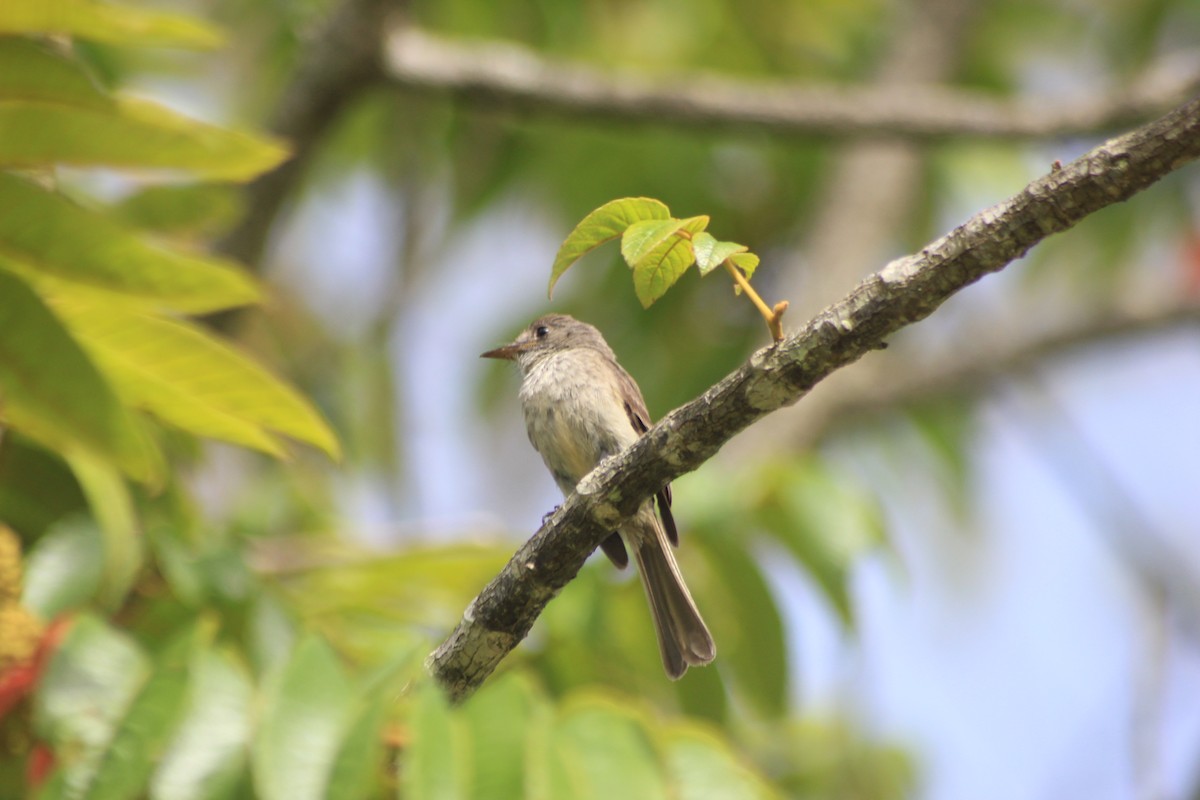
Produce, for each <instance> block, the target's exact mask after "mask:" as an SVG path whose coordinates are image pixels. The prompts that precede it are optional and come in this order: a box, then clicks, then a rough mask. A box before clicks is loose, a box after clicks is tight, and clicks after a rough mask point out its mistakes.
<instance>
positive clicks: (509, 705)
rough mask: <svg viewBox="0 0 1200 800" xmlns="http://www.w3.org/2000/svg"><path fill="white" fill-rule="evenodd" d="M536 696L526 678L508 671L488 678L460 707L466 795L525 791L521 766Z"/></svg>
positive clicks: (526, 754)
mask: <svg viewBox="0 0 1200 800" xmlns="http://www.w3.org/2000/svg"><path fill="white" fill-rule="evenodd" d="M538 700H539V698H538V697H537V695H536V693H535V692H534V689H533V686H531V685H530V683H529V681H528V679H526V678H524V677H523V676H521V675H519V674H516V673H508V674H506V675H502V676H500V677H498V678H496V679H494V680H492V681H489V682H488V683H487V684H486V685H485V686H484V687H483V688H482V689H481V690H480V691H479V692H478V694H476V695H474V696H473V697H472V698H471V702H469V703H467V704H466V706H465V707H464V708H463V715H464V717H465V719H466V724H467V730H468V733H469V738H470V742H471V763H472V769H471V778H472V781H471V792H470V796H471V797H473V798H478V799H479V800H483V798H488V797H528V796H529V794H528V792H527V791H526V788H525V770H526V764H527V763H528V760H529V757H530V755H531V754H530V752H529V750H528V743H529V733H530V728H531V726H532V724H533V722H532V717H533V714H534V711H535V704H536V703H537V702H538ZM532 755H533V757H535V758H541V757H542V754H541V753H536V754H532Z"/></svg>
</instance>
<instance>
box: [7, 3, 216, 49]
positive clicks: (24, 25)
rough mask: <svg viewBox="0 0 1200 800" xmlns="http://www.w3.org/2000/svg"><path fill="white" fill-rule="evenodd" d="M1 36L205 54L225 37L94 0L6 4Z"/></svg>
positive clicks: (185, 21) (173, 17)
mask: <svg viewBox="0 0 1200 800" xmlns="http://www.w3.org/2000/svg"><path fill="white" fill-rule="evenodd" d="M0 33H28V34H43V33H50V34H62V35H65V36H78V37H80V38H83V39H96V40H98V41H103V42H112V43H113V44H125V45H171V46H174V47H193V48H203V49H208V48H212V47H216V46H217V45H219V44H220V43H221V34H220V33H219V32H218V31H217V30H216V29H215V28H213V27H211V26H210V25H208V24H207V23H205V22H202V21H200V20H196V19H192V18H190V17H184V16H180V15H178V14H166V13H163V12H161V11H147V10H145V9H141V8H136V7H132V6H128V5H116V4H113V3H101V2H96V1H95V0H52V1H51V2H47V0H4V3H2V4H0Z"/></svg>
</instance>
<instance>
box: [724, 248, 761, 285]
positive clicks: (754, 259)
mask: <svg viewBox="0 0 1200 800" xmlns="http://www.w3.org/2000/svg"><path fill="white" fill-rule="evenodd" d="M729 260H730V261H732V262H733V265H734V266H735V267H737V268H738V269H740V270H741V271H742V273H743V274H744V275H745V276H746V280H750V278H751V276H752V275H754V270H756V269H758V256H756V255H754V253H734V254H733V255H732V256H730V257H729ZM734 288H735V289H736V290H737V293H738V294H741V293H742V287H740V286H737V287H734Z"/></svg>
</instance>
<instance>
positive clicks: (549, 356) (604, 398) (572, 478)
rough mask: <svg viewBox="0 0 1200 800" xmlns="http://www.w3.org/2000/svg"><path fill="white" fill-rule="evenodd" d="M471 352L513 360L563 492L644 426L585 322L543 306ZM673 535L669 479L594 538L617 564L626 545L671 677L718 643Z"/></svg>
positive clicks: (632, 394) (704, 659)
mask: <svg viewBox="0 0 1200 800" xmlns="http://www.w3.org/2000/svg"><path fill="white" fill-rule="evenodd" d="M480 357H481V358H496V359H505V360H508V361H513V362H516V364H517V366H518V367H519V368H520V371H521V389H520V393H519V396H520V401H521V409H522V412H523V414H524V417H525V429H526V432H527V433H528V434H529V441H530V442H531V443H532V444H533V447H534V449H535V450H537V451H538V453H539V454H541V456H542V461H543V462H544V463H545V465H546V468H547V469H548V470H549V471H550V474H551V475H552V476H553V478H554V482H555V483H556V484H557V485H558V488H559V489H560V490H561V491H562V493H563V496H564V497H567V496H569V495H570V494H571V493H572V492H573V491H574V490H575V487H576V485H577V484H578V483H579V481H580V480H581V479H582V478H583V477H584V476H585V475H587V474H588V473H589V472H591V471H592V469H593V468H594V467H595V466H596V465H597V464H599V463H600V462H601V461H603V460H604V459H605V458H608V457H609V456H612V455H615V454H617V453H619V452H621V451H622V450H624V449H625V448H626V447H628V446H629V445H630V444H632V443H633V442H634V441H636V440H637V438H638V437H639V436H641V435H642V434H643V433H645V432H646V431H647V430H649V428H650V414H649V412H648V411H647V410H646V401H645V400H644V399H643V398H642V392H641V389H639V388H638V385H637V383H636V382H635V381H634V379H633V378H632V377H630V375H629V373H628V372H626V371H625V369H624V368H623V367H622V366H621V365H620V364H619V363H618V362H617V357H616V355H615V354H614V353H613V351H612V348H611V347H609V346H608V343H607V342H606V341H605V340H604V337H603V336H602V335H601V333H600V331H599V330H597V329H596V328H595V327H593V326H592V325H589V324H587V323H586V322H581V321H579V320H577V319H575V318H574V317H571V316H568V315H566V314H548V315H546V316H543V317H540V318H538V319H536V320H534V321H533V322H532V323H530V325H529V326H528V327H526V328H525V329H524V330H522V331H521V333H520V334H518V336H517V338H516V339H515V340H514V341H513V342H512V343H511V344H507V345H504V346H503V347H498V348H496V349H494V350H489V351H487V352H486V353H482V354H481V356H480ZM655 504H657V508H658V513H657V514H655ZM678 544H679V531H678V529H677V528H676V525H675V519H674V517H673V515H672V513H671V487H670V485H669V484H668V485H667V486H664V487H663V488H662V490H661V491H659V492H658V493H657V495H656V496H655V497H654V498H653V499H648V500H647V501H646V502H645V503H644V504H643V505H642V507H641V508H640V509H638V512H637V513H636V514H635V515H634V516H633V517H632V518H631V519H629V520H628V521H626V522H625V523H624V524H622V525H621V527H620V529H619V531H617V532H614V533H613V534H611V535H610V536H609V537H608V538H607V539H605V540H604V541H603V542H602V543H601V545H600V547H601V549H602V550H603V551H604V553H605V555H606V556H608V558H609V560H610V561H612V562H613V564H615V565H616V566H617V567H618V568H624V567H626V566H628V564H629V551H632V552H633V556H634V559H635V560H636V561H637V565H638V571H639V574H640V576H641V579H642V586H643V587H644V588H645V590H646V597H647V600H648V602H649V606H650V615H651V617H652V619H653V622H654V629H655V632H656V634H657V636H658V646H659V651H660V653H661V655H662V661H663V667H664V669H665V670H666V673H667V676H668V677H669V678H671V679H672V680H678V679H679V678H681V677H682V676H683V675H684V673H685V672H687V669H688V667H689V666H700V665H704V664H708V663H710V662H711V661H712V660H713V659H714V658H715V657H716V652H717V651H716V645H715V644H714V642H713V638H712V634H711V633H710V632H709V630H708V626H707V625H705V623H704V619H703V617H701V616H700V611H699V609H697V607H696V602H695V601H694V600H693V599H692V595H691V592H689V591H688V588H687V584H686V583H685V582H684V580H683V574H682V573H681V572H680V570H679V564H678V562H677V561H676V560H675V554H674V552H673V547H676V546H678ZM626 548H628V550H627V549H626Z"/></svg>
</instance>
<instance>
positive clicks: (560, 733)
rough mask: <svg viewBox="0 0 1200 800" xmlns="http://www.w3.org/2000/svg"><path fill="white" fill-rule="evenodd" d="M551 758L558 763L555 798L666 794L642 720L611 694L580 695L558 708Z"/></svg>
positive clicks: (636, 798)
mask: <svg viewBox="0 0 1200 800" xmlns="http://www.w3.org/2000/svg"><path fill="white" fill-rule="evenodd" d="M550 746H551V752H550V754H549V756H550V758H553V759H556V760H557V761H558V764H559V769H560V773H559V779H560V781H563V782H565V785H562V784H561V783H560V785H558V786H556V787H555V788H556V789H558V790H559V794H556V795H554V796H555V797H571V798H575V800H604V799H605V798H611V797H620V798H623V800H643V798H644V800H658V799H659V798H663V797H668V796H669V793H668V790H667V781H666V779H665V777H664V775H663V771H662V766H661V764H660V763H659V760H658V752H657V747H656V744H655V742H654V740H653V739H652V738H651V735H650V732H649V731H648V730H647V728H646V724H645V720H644V719H642V718H640V716H639V715H637V714H636V713H634V712H633V710H632V709H630V707H629V706H628V705H627V704H626V703H624V702H622V701H620V700H618V699H616V698H614V697H610V696H606V695H599V694H591V693H589V694H587V695H580V696H578V699H574V700H572V701H571V702H570V703H568V704H567V705H566V706H565V707H564V708H563V709H562V712H561V713H560V716H559V719H558V720H557V722H556V724H555V726H554V730H553V732H552V734H551V741H550Z"/></svg>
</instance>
